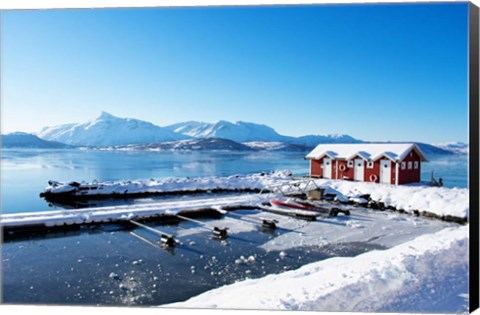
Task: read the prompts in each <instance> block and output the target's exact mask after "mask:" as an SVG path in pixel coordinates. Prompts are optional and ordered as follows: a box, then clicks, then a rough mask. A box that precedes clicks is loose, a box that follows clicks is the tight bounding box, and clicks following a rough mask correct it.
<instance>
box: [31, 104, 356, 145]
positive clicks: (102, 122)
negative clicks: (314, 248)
mask: <svg viewBox="0 0 480 315" xmlns="http://www.w3.org/2000/svg"><path fill="white" fill-rule="evenodd" d="M107 135H108V136H107ZM37 136H38V137H40V138H42V139H45V140H48V141H57V142H62V143H65V144H69V145H77V146H119V145H130V144H145V143H160V142H172V141H179V140H187V139H200V138H221V139H228V140H232V141H235V142H240V143H242V142H252V141H262V142H286V143H295V144H303V145H311V146H313V145H316V144H318V143H320V142H322V143H351V142H361V141H360V140H357V139H354V138H352V137H350V136H347V135H338V134H335V135H310V136H304V137H298V138H296V137H290V136H284V135H281V134H279V133H277V132H276V131H275V130H274V129H273V128H271V127H269V126H266V125H262V124H255V123H251V122H243V121H237V122H228V121H224V120H220V121H217V122H214V123H205V122H198V121H188V122H182V123H177V124H173V125H169V126H166V127H159V126H156V125H153V124H152V123H150V122H146V121H142V120H138V119H132V118H120V117H116V116H114V115H111V114H109V113H106V112H102V113H101V114H100V116H98V117H97V118H95V119H93V120H90V121H88V122H85V123H77V124H65V125H59V126H53V127H45V128H43V129H42V130H40V132H38V133H37Z"/></svg>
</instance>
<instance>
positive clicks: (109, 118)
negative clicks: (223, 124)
mask: <svg viewBox="0 0 480 315" xmlns="http://www.w3.org/2000/svg"><path fill="white" fill-rule="evenodd" d="M37 136H38V137H40V138H42V139H45V140H48V141H57V142H62V143H65V144H69V145H76V146H115V145H126V144H140V143H153V142H166V141H178V140H184V139H189V138H190V137H188V136H185V135H182V134H181V133H176V132H173V131H170V130H169V129H167V128H162V127H159V126H156V125H154V124H152V123H149V122H146V121H143V120H138V119H132V118H120V117H116V116H113V115H111V114H109V113H106V112H102V113H101V114H100V116H98V117H97V118H95V119H93V120H90V121H87V122H85V123H77V124H66V125H59V126H53V127H45V128H43V129H42V130H40V132H39V133H37Z"/></svg>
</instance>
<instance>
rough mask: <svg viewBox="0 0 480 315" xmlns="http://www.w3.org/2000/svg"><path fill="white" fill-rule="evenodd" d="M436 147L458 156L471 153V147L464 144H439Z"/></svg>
mask: <svg viewBox="0 0 480 315" xmlns="http://www.w3.org/2000/svg"><path fill="white" fill-rule="evenodd" d="M435 146H436V147H439V148H442V149H444V150H447V151H450V152H452V153H456V154H468V152H469V146H468V144H467V143H464V142H447V143H438V144H435Z"/></svg>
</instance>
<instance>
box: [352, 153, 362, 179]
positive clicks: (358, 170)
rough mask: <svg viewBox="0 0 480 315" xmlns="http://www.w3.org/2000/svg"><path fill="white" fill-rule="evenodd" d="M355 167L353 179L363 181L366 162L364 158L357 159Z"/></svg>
mask: <svg viewBox="0 0 480 315" xmlns="http://www.w3.org/2000/svg"><path fill="white" fill-rule="evenodd" d="M354 163H355V164H354V165H355V166H354V168H353V179H354V180H356V181H360V182H363V181H364V179H365V168H364V165H365V162H364V161H363V160H362V159H355V161H354Z"/></svg>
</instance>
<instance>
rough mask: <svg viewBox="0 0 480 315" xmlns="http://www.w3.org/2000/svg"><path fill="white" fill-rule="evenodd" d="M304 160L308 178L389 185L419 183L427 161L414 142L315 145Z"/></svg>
mask: <svg viewBox="0 0 480 315" xmlns="http://www.w3.org/2000/svg"><path fill="white" fill-rule="evenodd" d="M306 159H308V160H310V176H311V177H320V178H331V179H343V180H351V181H363V182H374V183H385V184H393V185H400V184H408V183H416V182H420V174H421V163H422V162H428V160H427V158H426V157H425V155H424V154H423V152H422V151H421V150H420V148H419V147H418V146H417V145H416V144H414V143H381V144H380V143H361V144H319V145H318V146H317V147H316V148H315V149H313V151H312V152H310V153H309V154H307V156H306Z"/></svg>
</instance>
